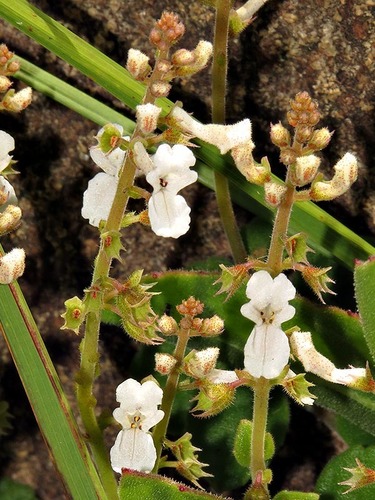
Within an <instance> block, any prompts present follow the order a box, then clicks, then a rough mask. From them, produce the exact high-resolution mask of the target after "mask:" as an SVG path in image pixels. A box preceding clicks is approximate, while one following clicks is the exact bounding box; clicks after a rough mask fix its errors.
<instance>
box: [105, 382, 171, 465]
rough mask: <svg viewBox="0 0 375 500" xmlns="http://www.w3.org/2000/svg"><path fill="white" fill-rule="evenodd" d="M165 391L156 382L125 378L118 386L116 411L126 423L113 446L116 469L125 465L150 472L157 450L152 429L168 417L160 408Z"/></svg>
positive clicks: (112, 460) (121, 422) (117, 417)
mask: <svg viewBox="0 0 375 500" xmlns="http://www.w3.org/2000/svg"><path fill="white" fill-rule="evenodd" d="M162 397H163V391H162V390H161V388H160V387H159V386H158V385H157V384H156V383H155V382H153V381H151V380H148V381H147V382H144V383H143V384H140V383H139V382H137V381H136V380H134V379H128V380H125V381H124V382H123V383H122V384H120V385H119V386H118V387H117V390H116V400H117V401H118V402H119V403H120V408H116V409H115V410H114V412H113V416H114V418H115V419H116V420H117V421H118V422H119V423H120V424H121V425H122V430H121V431H120V432H119V434H118V435H117V438H116V441H115V444H114V445H113V446H112V448H111V452H110V456H111V465H112V468H113V470H114V471H116V472H121V469H122V468H127V469H133V470H138V471H141V472H150V471H151V470H152V469H153V467H154V465H155V461H156V450H155V446H154V442H153V440H152V436H151V434H150V433H149V432H148V431H149V430H150V428H151V427H153V426H154V425H156V424H157V423H158V422H160V420H161V419H162V418H163V417H164V412H163V411H162V410H158V409H157V407H158V405H160V404H161V400H162Z"/></svg>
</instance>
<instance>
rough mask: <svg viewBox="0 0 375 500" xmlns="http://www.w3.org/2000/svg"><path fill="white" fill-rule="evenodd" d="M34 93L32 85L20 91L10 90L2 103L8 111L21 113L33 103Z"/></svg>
mask: <svg viewBox="0 0 375 500" xmlns="http://www.w3.org/2000/svg"><path fill="white" fill-rule="evenodd" d="M32 93H33V91H32V89H31V87H26V88H24V89H22V90H20V91H19V92H14V90H9V91H8V93H7V94H6V95H5V97H4V99H3V101H2V105H3V106H4V108H5V109H6V110H8V111H12V112H14V113H19V112H20V111H22V110H23V109H25V108H27V106H28V105H29V104H30V103H31V101H32Z"/></svg>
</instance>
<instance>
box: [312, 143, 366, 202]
mask: <svg viewBox="0 0 375 500" xmlns="http://www.w3.org/2000/svg"><path fill="white" fill-rule="evenodd" d="M334 170H335V175H334V176H333V178H332V179H331V180H330V181H318V182H315V183H314V184H313V185H312V186H311V190H310V196H311V199H312V200H314V201H327V200H333V199H334V198H337V197H338V196H341V195H342V194H344V193H345V192H346V191H347V190H348V189H349V188H350V186H351V185H352V184H353V182H354V181H355V180H356V179H357V175H358V165H357V159H356V157H355V156H354V155H352V154H351V153H346V154H345V155H344V156H343V157H342V158H341V160H339V161H338V162H337V163H336V165H335V166H334Z"/></svg>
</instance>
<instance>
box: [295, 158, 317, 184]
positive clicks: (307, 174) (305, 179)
mask: <svg viewBox="0 0 375 500" xmlns="http://www.w3.org/2000/svg"><path fill="white" fill-rule="evenodd" d="M319 165H320V158H318V157H317V156H315V155H309V156H299V157H298V158H297V159H296V164H295V167H294V169H293V170H292V169H291V170H290V172H291V179H292V182H293V184H294V185H295V186H305V185H306V184H310V183H311V182H312V181H313V180H314V179H315V177H316V174H317V173H318V169H319Z"/></svg>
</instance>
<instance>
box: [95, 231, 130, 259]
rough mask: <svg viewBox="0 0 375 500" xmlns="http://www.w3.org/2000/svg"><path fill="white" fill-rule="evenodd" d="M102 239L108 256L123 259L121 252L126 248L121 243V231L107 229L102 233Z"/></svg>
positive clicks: (102, 245)
mask: <svg viewBox="0 0 375 500" xmlns="http://www.w3.org/2000/svg"><path fill="white" fill-rule="evenodd" d="M100 240H101V247H102V249H103V250H104V253H105V254H106V256H107V258H108V259H109V260H110V259H118V260H119V261H121V258H120V252H121V251H122V250H125V248H124V247H123V245H122V243H121V233H120V232H119V231H106V232H104V233H101V235H100Z"/></svg>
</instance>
